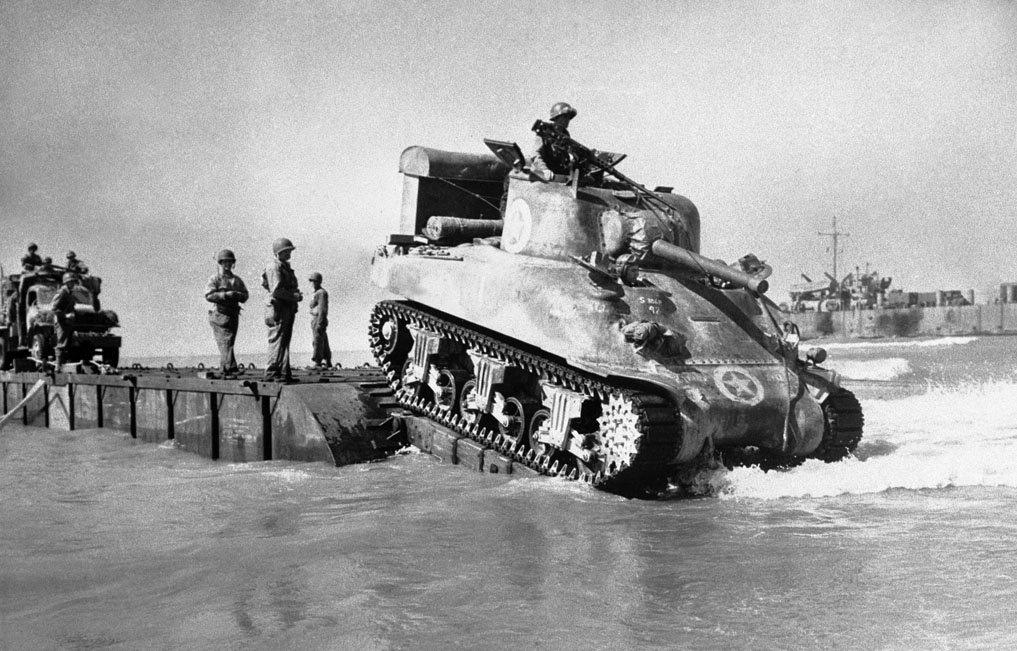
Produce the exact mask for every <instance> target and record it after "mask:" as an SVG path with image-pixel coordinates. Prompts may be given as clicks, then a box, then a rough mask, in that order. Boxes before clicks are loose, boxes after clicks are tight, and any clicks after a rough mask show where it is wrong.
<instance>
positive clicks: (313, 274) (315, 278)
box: [308, 271, 321, 283]
mask: <svg viewBox="0 0 1017 651" xmlns="http://www.w3.org/2000/svg"><path fill="white" fill-rule="evenodd" d="M308 280H310V281H311V282H318V283H320V282H321V274H320V273H318V272H317V271H313V272H311V275H310V277H308Z"/></svg>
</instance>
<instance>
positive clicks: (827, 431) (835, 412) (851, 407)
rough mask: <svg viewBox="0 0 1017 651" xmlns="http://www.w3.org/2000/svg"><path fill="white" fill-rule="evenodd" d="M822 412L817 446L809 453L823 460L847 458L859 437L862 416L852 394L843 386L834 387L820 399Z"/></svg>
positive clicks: (862, 423)
mask: <svg viewBox="0 0 1017 651" xmlns="http://www.w3.org/2000/svg"><path fill="white" fill-rule="evenodd" d="M823 415H824V416H825V418H826V427H825V428H824V431H823V440H822V442H820V444H819V447H818V448H816V450H815V451H814V452H813V453H812V454H810V455H809V456H810V457H812V458H816V459H822V460H823V461H826V462H827V463H831V462H833V461H840V460H841V459H843V458H844V457H847V456H848V455H850V454H851V453H852V452H854V451H855V448H856V447H858V443H859V442H860V441H861V440H862V427H863V426H864V424H865V416H863V415H862V406H861V404H860V403H859V402H858V398H856V397H855V394H853V393H851V392H850V391H848V390H847V389H838V390H837V391H834V392H833V393H831V394H830V396H829V397H828V398H827V399H826V400H824V401H823Z"/></svg>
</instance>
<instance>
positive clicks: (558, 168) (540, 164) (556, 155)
mask: <svg viewBox="0 0 1017 651" xmlns="http://www.w3.org/2000/svg"><path fill="white" fill-rule="evenodd" d="M576 113H577V111H576V110H575V109H574V108H572V106H570V105H569V104H567V103H565V102H558V103H557V104H555V105H554V106H552V107H551V122H552V123H553V124H554V125H555V126H556V127H558V130H559V131H560V132H561V134H562V135H564V136H566V137H568V136H569V122H571V121H572V118H574V117H576ZM573 165H574V161H573V160H572V156H571V155H570V154H569V151H568V150H567V149H565V148H562V147H560V146H559V145H558V144H557V143H556V142H553V141H546V140H544V139H543V138H541V137H540V136H537V142H536V144H534V154H533V161H532V164H531V165H530V171H531V172H532V173H533V175H534V176H536V177H537V178H539V179H541V180H542V181H545V182H547V181H553V180H554V177H555V175H556V174H563V175H568V174H571V173H572V167H573Z"/></svg>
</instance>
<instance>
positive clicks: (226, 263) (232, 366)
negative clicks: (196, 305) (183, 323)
mask: <svg viewBox="0 0 1017 651" xmlns="http://www.w3.org/2000/svg"><path fill="white" fill-rule="evenodd" d="M215 261H216V262H217V263H218V264H219V272H218V273H216V274H215V275H213V276H212V277H211V278H209V279H208V284H207V285H206V286H205V299H206V300H207V301H209V302H210V303H212V304H213V308H212V309H211V310H209V311H208V322H209V323H210V324H211V326H212V335H213V336H214V337H215V343H216V346H218V347H219V370H220V371H221V372H222V374H223V376H226V375H233V374H235V373H237V372H238V370H239V369H238V367H237V358H236V355H234V354H233V345H234V344H235V343H236V341H237V330H239V329H240V309H241V308H240V304H241V303H246V302H247V298H248V296H249V294H248V292H247V286H246V285H244V281H243V280H241V279H240V276H238V275H236V274H235V273H233V266H234V265H235V264H236V263H237V257H236V256H235V255H233V251H231V250H229V249H223V250H222V251H219V253H218V254H216V256H215Z"/></svg>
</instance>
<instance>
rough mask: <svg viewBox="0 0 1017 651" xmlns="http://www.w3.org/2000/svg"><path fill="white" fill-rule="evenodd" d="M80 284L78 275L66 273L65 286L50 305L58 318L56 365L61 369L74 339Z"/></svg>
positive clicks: (56, 326)
mask: <svg viewBox="0 0 1017 651" xmlns="http://www.w3.org/2000/svg"><path fill="white" fill-rule="evenodd" d="M77 284H78V274H76V273H73V272H71V271H68V272H65V273H64V276H63V285H62V286H61V287H60V289H59V290H57V293H56V295H55V296H54V297H53V301H52V302H51V303H50V304H49V309H50V311H52V312H53V315H54V316H55V317H56V323H55V324H54V327H55V329H56V365H57V368H59V367H60V366H61V365H62V364H64V363H65V362H66V361H67V349H68V348H70V347H71V343H72V341H73V339H74V305H75V304H76V303H77V301H75V300H74V288H75V287H76V286H77Z"/></svg>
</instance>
